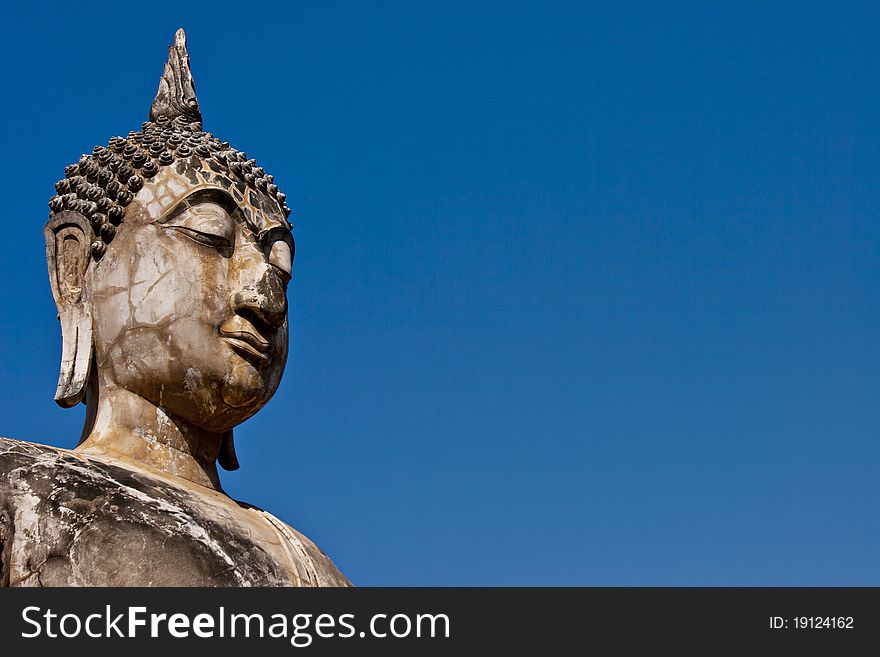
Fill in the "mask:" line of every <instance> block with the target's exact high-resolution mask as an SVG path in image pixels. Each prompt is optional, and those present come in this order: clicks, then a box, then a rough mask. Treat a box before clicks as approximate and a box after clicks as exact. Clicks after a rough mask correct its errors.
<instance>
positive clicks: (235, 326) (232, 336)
mask: <svg viewBox="0 0 880 657" xmlns="http://www.w3.org/2000/svg"><path fill="white" fill-rule="evenodd" d="M219 333H220V337H221V338H223V339H224V340H226V342H228V343H229V345H230V346H232V347H233V348H234V349H235V350H236V351H238V352H242V355H244V356H250V357H251V358H256V359H258V360H260V361H264V362H265V361H268V360H269V358H270V356H271V355H272V353H273V352H274V351H275V349H274V347H273V346H272V343H271V342H269V341H268V340H266V339H265V338H264V337H263V336H261V335H260V334H259V333H258V332H257V330H256V329H254V328H253V326H252V325H251V323H250V322H248V321H247V320H246V319H244V318H243V317H240V316H238V315H236V316H235V317H230V318H229V319H227V320H224V322H223V323H222V324H220V327H219Z"/></svg>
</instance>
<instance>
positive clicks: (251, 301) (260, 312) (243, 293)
mask: <svg viewBox="0 0 880 657" xmlns="http://www.w3.org/2000/svg"><path fill="white" fill-rule="evenodd" d="M232 307H233V309H234V310H235V312H236V313H237V314H239V315H243V316H248V315H250V316H251V317H252V318H255V319H256V320H257V321H258V322H259V323H260V324H262V325H263V326H264V327H266V328H271V329H277V328H278V327H279V326H281V325H282V324H283V323H284V319H285V318H286V317H287V294H286V293H285V290H284V284H283V283H282V282H281V280H280V279H279V278H278V276H277V275H276V274H274V273H273V272H272V271H270V270H269V268H267V269H266V270H265V271H264V272H263V275H262V276H261V277H260V279H259V280H258V281H257V282H256V283H255V284H254V285H249V286H247V287H245V288H244V289H242V290H240V291H238V292H236V293H235V294H233V295H232ZM249 319H250V318H249ZM258 328H259V327H258Z"/></svg>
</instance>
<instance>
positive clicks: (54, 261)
mask: <svg viewBox="0 0 880 657" xmlns="http://www.w3.org/2000/svg"><path fill="white" fill-rule="evenodd" d="M43 235H44V236H45V238H46V261H47V263H48V265H49V284H50V285H51V286H52V296H53V297H55V305H56V306H57V307H58V319H60V320H61V340H62V347H61V373H60V374H59V376H58V389H57V390H56V391H55V401H56V402H57V403H58V405H59V406H63V407H64V408H70V407H71V406H75V405H76V404H78V403H79V402H80V401H81V400H82V398H83V395H84V394H85V390H86V383H87V382H88V380H89V374H90V370H91V364H92V350H93V345H92V313H91V308H90V306H89V303H88V300H87V299H84V298H83V288H84V285H85V276H86V270H87V269H88V267H89V262H90V261H91V241H92V240H91V235H92V229H91V227H90V226H89V221H88V220H87V219H86V218H85V216H83V215H82V214H80V213H79V212H76V211H73V210H64V211H62V212H59V213H58V214H53V215H51V216H50V218H49V221H48V223H47V224H46V227H45V228H44V229H43Z"/></svg>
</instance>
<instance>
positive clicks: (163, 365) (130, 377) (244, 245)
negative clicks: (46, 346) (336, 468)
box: [85, 161, 293, 431]
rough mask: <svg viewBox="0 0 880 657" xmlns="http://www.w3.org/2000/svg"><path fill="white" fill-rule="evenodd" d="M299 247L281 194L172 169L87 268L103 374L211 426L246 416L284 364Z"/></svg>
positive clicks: (202, 171) (142, 196) (186, 168)
mask: <svg viewBox="0 0 880 657" xmlns="http://www.w3.org/2000/svg"><path fill="white" fill-rule="evenodd" d="M292 257H293V242H292V239H291V236H290V231H289V230H288V229H287V227H286V224H285V222H284V215H283V213H282V210H281V208H280V207H279V205H278V203H277V202H276V201H275V200H274V199H270V198H269V197H268V196H266V195H264V194H261V193H260V192H259V191H256V190H253V189H248V188H247V187H246V186H244V185H243V184H242V183H241V182H238V181H236V180H233V179H231V178H229V177H227V175H225V174H223V173H221V172H218V171H212V170H210V169H208V168H201V165H199V164H197V163H196V164H194V163H192V162H190V161H181V162H178V163H176V164H175V165H174V166H169V167H165V168H163V169H162V170H161V171H160V172H159V174H158V175H157V176H156V177H155V178H154V179H153V180H151V181H149V182H148V183H147V185H146V186H145V187H144V188H143V189H141V190H140V191H139V192H138V194H137V195H136V196H135V199H134V201H132V203H131V205H130V206H129V207H128V208H127V209H126V213H125V220H124V221H123V222H122V224H121V225H120V226H119V230H118V233H117V234H116V237H115V239H114V240H113V242H112V243H111V244H110V245H109V247H108V248H107V251H106V253H105V254H104V256H103V258H101V260H100V261H98V262H97V263H93V265H92V266H91V267H90V268H89V271H88V273H87V275H86V285H85V288H86V289H85V294H86V295H87V298H88V302H89V305H90V308H91V315H92V326H93V340H94V353H95V358H96V362H97V367H98V374H99V376H100V377H102V379H103V380H107V379H109V380H110V381H111V382H112V383H113V384H115V385H117V386H120V387H122V388H125V389H127V390H129V391H131V392H133V393H135V394H137V395H140V396H141V397H143V398H145V399H147V400H148V401H150V402H152V403H153V404H156V405H157V406H161V407H163V408H165V409H166V410H167V411H169V412H171V413H173V414H175V415H177V416H180V417H182V418H184V419H185V420H188V421H189V422H191V423H192V424H194V425H196V426H200V427H203V428H205V429H208V430H211V431H226V430H228V429H231V428H232V427H233V426H235V425H237V424H239V423H241V422H243V421H244V420H246V419H247V418H249V417H250V416H252V415H253V414H254V413H256V412H257V411H258V410H259V409H260V408H262V407H263V405H265V404H266V402H267V401H268V400H269V399H270V398H271V396H272V395H273V394H274V392H275V390H276V389H277V387H278V384H279V382H280V380H281V374H282V372H283V370H284V365H285V362H286V359H287V346H288V327H287V299H286V287H287V281H288V280H289V279H290V271H291V269H290V268H291V262H292Z"/></svg>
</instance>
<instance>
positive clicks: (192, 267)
mask: <svg viewBox="0 0 880 657" xmlns="http://www.w3.org/2000/svg"><path fill="white" fill-rule="evenodd" d="M168 53H169V55H168V63H167V64H166V65H165V70H164V74H163V76H162V78H161V80H160V82H159V90H158V93H157V95H156V98H155V100H154V101H153V104H152V107H151V108H150V114H149V121H147V122H146V123H144V124H143V126H142V129H141V130H140V131H137V132H130V133H129V134H128V136H127V137H115V138H113V139H111V140H110V142H109V144H108V145H107V146H98V147H96V148H94V149H93V151H92V153H91V154H90V155H83V156H82V157H81V158H80V160H79V161H78V162H77V163H76V164H72V165H70V166H69V167H67V168H66V169H65V177H64V178H63V179H62V180H60V181H59V182H58V183H57V184H56V185H55V188H56V190H57V195H56V196H54V197H53V198H52V199H51V201H50V202H49V208H50V210H51V211H50V214H49V220H48V222H47V223H46V226H45V229H44V235H45V239H46V257H47V262H48V269H49V280H50V285H51V289H52V294H53V296H54V299H55V303H56V305H57V307H58V316H59V320H60V323H61V335H62V355H61V372H60V376H59V380H58V388H57V391H56V393H55V401H56V402H57V403H58V404H59V405H61V406H62V407H65V408H69V407H72V406H75V405H76V404H79V403H84V404H85V406H86V418H85V425H84V428H83V431H82V435H81V436H80V439H79V444H78V446H77V447H76V448H75V449H73V450H67V449H60V448H56V447H49V446H45V445H38V444H32V443H27V442H23V441H17V440H11V439H8V438H0V566H2V568H0V573H2V579H0V583H2V585H5V586H348V585H350V584H349V582H348V580H347V579H346V578H345V577H344V576H343V575H342V574H341V573H340V572H339V571H338V570H337V568H336V567H335V566H334V565H333V563H332V562H331V561H330V559H329V558H328V557H327V556H326V555H325V554H324V553H323V552H322V551H321V550H320V549H319V548H318V547H317V546H316V545H315V544H314V543H313V542H312V541H310V540H309V539H308V538H306V537H305V536H303V535H302V534H300V533H299V532H297V531H296V530H294V529H292V528H291V527H289V526H288V525H286V524H285V523H283V522H282V521H280V520H278V519H277V518H275V517H274V516H272V515H271V514H269V513H268V512H266V511H263V510H261V509H258V508H256V507H254V506H251V505H248V504H245V503H242V502H238V501H235V500H233V499H232V498H230V497H229V496H228V495H226V494H225V493H224V492H223V490H222V488H221V485H220V480H219V478H218V475H217V465H216V464H217V463H219V464H220V466H221V467H223V468H225V469H227V470H234V469H236V468H238V462H237V458H236V454H235V447H234V442H233V429H234V427H236V426H237V425H239V424H241V423H242V422H244V421H245V420H247V419H248V418H250V417H251V416H253V415H254V414H255V413H257V411H259V410H260V409H261V408H262V407H263V406H264V405H265V404H266V403H267V402H268V401H269V399H270V398H271V397H272V395H273V394H274V393H275V391H276V389H277V388H278V385H279V382H280V381H281V375H282V372H283V370H284V366H285V361H286V358H287V348H288V324H287V293H286V290H287V285H288V283H289V281H290V278H291V265H292V261H293V254H294V242H293V238H292V236H291V224H290V222H289V221H288V217H289V215H290V209H289V208H288V207H287V205H286V204H285V195H284V194H283V193H282V192H280V191H279V189H278V187H277V185H276V184H275V182H274V179H273V177H272V176H271V175H269V174H268V173H266V172H265V171H264V170H263V169H262V168H261V167H259V166H257V164H256V162H255V161H254V160H252V159H249V158H248V157H247V156H246V155H245V153H243V152H241V151H238V150H236V149H234V148H232V147H231V146H230V145H229V144H228V143H226V142H223V141H221V140H220V139H218V138H216V137H214V136H213V135H211V134H210V133H207V132H204V131H203V130H202V123H201V112H200V109H199V103H198V101H197V99H196V95H195V89H194V85H193V79H192V75H191V72H190V63H189V56H188V54H187V51H186V37H185V34H184V32H183V30H178V32H177V34H176V35H175V39H174V44H173V45H171V46H170V47H169V49H168Z"/></svg>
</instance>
